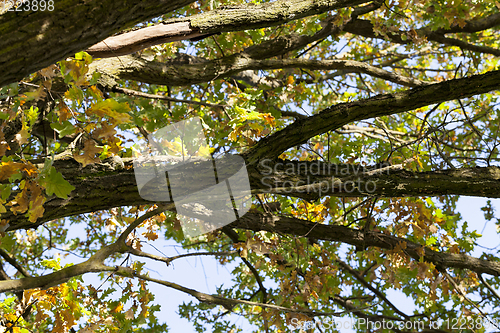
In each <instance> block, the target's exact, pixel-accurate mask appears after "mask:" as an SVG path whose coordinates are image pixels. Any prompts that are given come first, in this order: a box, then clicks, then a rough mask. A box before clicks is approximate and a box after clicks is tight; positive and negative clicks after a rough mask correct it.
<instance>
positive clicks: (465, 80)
mask: <svg viewBox="0 0 500 333" xmlns="http://www.w3.org/2000/svg"><path fill="white" fill-rule="evenodd" d="M42 2H43V1H40V5H41V3H42ZM34 3H35V1H32V2H31V4H30V3H27V2H25V3H24V4H21V3H19V2H18V3H17V4H16V6H17V5H19V6H17V7H16V6H13V5H14V4H11V3H10V2H8V1H7V2H3V3H0V13H1V14H0V33H1V35H2V38H1V40H0V59H1V60H0V73H2V74H1V77H0V86H1V88H0V129H1V132H0V156H1V162H0V231H1V235H0V236H1V238H0V279H1V280H0V293H3V295H4V296H3V297H2V298H1V301H0V314H1V317H0V318H2V319H1V321H0V331H2V329H6V330H10V332H48V331H51V332H69V331H79V332H166V331H167V330H168V328H167V324H166V323H164V321H163V320H162V319H163V318H158V317H157V315H156V313H157V312H158V309H159V306H158V304H157V300H155V295H154V294H153V293H152V292H151V291H150V286H151V285H152V284H159V285H162V286H163V287H164V288H173V289H175V290H178V292H180V293H186V294H189V295H191V296H193V297H194V300H193V302H191V303H188V304H184V305H182V306H181V307H180V309H179V314H180V316H182V317H184V318H188V319H189V320H190V321H191V322H192V323H193V325H194V327H195V328H196V329H197V330H198V331H200V332H201V331H204V330H206V329H209V330H212V331H214V332H238V331H241V328H239V326H238V325H237V324H236V323H234V322H233V321H230V320H227V318H228V315H229V314H230V313H237V314H239V315H241V316H243V317H244V318H245V319H246V320H247V321H248V322H249V323H251V324H252V325H254V327H255V329H256V330H257V331H262V332H290V331H295V330H298V329H299V328H303V329H304V330H308V331H311V332H313V331H315V330H317V331H318V332H334V331H336V329H335V328H334V326H335V325H332V324H331V322H332V320H333V318H335V319H336V320H337V319H338V317H340V318H347V317H352V318H354V322H355V323H356V326H355V328H356V329H357V330H358V331H360V332H364V331H366V330H367V329H368V328H370V327H372V328H373V327H375V328H376V329H377V328H378V329H379V331H381V332H390V331H395V332H400V331H404V330H406V331H412V332H413V331H414V332H417V331H419V332H423V331H425V332H448V331H450V332H451V331H453V329H457V328H465V329H466V331H471V332H472V331H474V332H489V331H492V330H499V329H500V324H499V322H500V317H499V315H498V313H497V312H496V311H495V309H497V308H499V306H500V296H499V292H498V291H497V290H499V288H500V260H499V258H498V250H497V248H486V247H484V246H482V245H481V244H482V243H481V242H482V240H481V234H480V233H479V232H480V230H478V229H479V226H478V225H477V224H474V223H467V221H464V220H463V219H462V218H461V215H460V213H459V211H458V209H459V208H461V207H458V205H457V203H458V200H459V198H460V196H477V197H482V198H485V203H484V208H483V211H484V218H485V220H486V221H491V223H492V224H495V225H496V226H500V219H499V218H497V215H496V212H495V207H494V205H493V203H492V201H490V200H488V199H489V198H498V197H499V196H500V169H499V168H498V164H499V160H500V156H499V151H498V146H499V145H500V141H499V129H500V109H499V100H498V91H497V90H498V87H500V71H499V70H497V67H498V57H499V56H500V48H499V45H498V40H500V36H499V30H498V26H500V12H499V10H500V3H499V2H497V1H491V0H386V1H379V0H373V1H368V0H304V1H299V0H291V1H286V0H277V1H273V2H267V1H252V2H248V3H247V2H244V1H239V0H232V1H224V0H211V1H198V2H194V1H190V0H182V1H181V0H177V1H167V0H164V1H157V0H155V1H153V0H142V1H132V0H130V1H129V0H122V1H111V0H104V1H94V0H88V1H84V2H81V1H76V0H72V1H59V0H54V1H48V2H47V3H50V4H51V5H52V7H45V9H43V10H42V7H41V6H38V7H36V9H35V7H33V6H34ZM30 5H31V7H30ZM49 8H52V10H50V9H49ZM195 116H197V117H199V118H200V119H201V120H202V124H203V127H204V130H205V135H206V137H207V139H208V141H209V145H210V153H211V154H212V155H213V156H220V155H223V154H233V155H236V154H238V155H241V156H242V157H243V158H244V159H245V161H246V166H247V171H248V175H249V179H250V184H251V187H252V194H253V197H252V206H251V209H250V211H249V212H248V213H246V214H245V215H244V216H240V217H239V218H238V219H237V220H236V221H234V222H233V223H232V224H230V225H228V226H225V227H223V228H221V229H219V230H217V231H215V232H211V233H208V234H205V235H202V236H199V237H197V238H196V239H187V238H185V237H184V236H183V233H182V229H181V228H180V225H179V220H178V218H177V217H176V214H175V205H174V204H173V203H171V202H150V201H146V200H144V199H142V198H141V197H140V196H139V193H138V190H137V185H136V183H135V178H134V170H133V163H132V160H133V154H134V149H135V148H134V146H133V144H134V143H135V144H137V143H144V142H145V139H146V138H147V136H148V134H150V133H153V132H155V131H156V130H158V129H160V128H162V127H165V126H167V125H169V124H173V123H176V122H179V121H182V120H184V119H188V118H192V117H195ZM178 149H182V148H178ZM469 222H474V221H469ZM71 230H79V232H78V237H74V236H73V235H72V234H71V233H70V231H71ZM161 239H164V240H168V241H173V242H176V243H177V244H178V245H179V246H181V247H182V248H183V254H181V255H177V256H172V255H171V254H169V255H165V254H163V253H161V252H158V251H156V250H151V251H149V249H154V247H151V246H149V245H153V246H154V245H155V243H156V244H158V242H160V240H161ZM68 254H71V255H72V257H67V255H68ZM75 256H77V257H79V258H80V259H79V260H78V261H75V263H68V260H69V259H68V258H76V257H75ZM188 256H212V257H215V258H217V259H218V261H219V263H220V265H228V267H231V269H232V276H233V280H232V281H231V283H230V284H228V283H225V284H224V285H221V286H218V288H217V294H214V295H209V294H206V293H203V292H201V291H199V290H196V288H194V287H195V286H192V285H189V281H184V284H177V282H174V281H169V280H168V279H167V277H162V278H156V277H154V276H155V275H154V270H155V266H154V265H151V264H145V260H146V259H147V260H153V261H154V262H156V263H157V264H158V265H165V264H166V265H169V264H170V263H171V262H172V261H174V260H185V257H188ZM61 258H63V260H61ZM150 262H151V261H148V263H150ZM83 274H98V275H99V277H100V279H101V280H102V281H103V283H104V284H103V285H101V286H104V287H102V288H100V287H97V286H92V285H86V284H85V283H84V282H83V279H82V278H81V276H82V275H83ZM192 288H194V289H192ZM116 290H121V293H119V292H118V293H115V292H114V291H116ZM393 290H396V291H397V292H399V293H401V294H404V295H406V297H407V299H410V300H411V301H412V302H413V303H414V306H415V310H414V312H413V313H405V312H404V311H402V310H401V309H400V305H401V303H400V302H398V300H397V297H392V298H391V296H390V294H391V295H394V294H393V293H392V292H391V291H393ZM117 295H118V296H117ZM388 323H391V324H388ZM408 323H413V324H414V325H413V326H412V325H410V326H408ZM382 324H383V325H382ZM370 325H371V326H370ZM381 325H382V326H381ZM401 325H403V326H401ZM400 328H403V329H400ZM171 329H172V328H171ZM174 329H175V328H174Z"/></svg>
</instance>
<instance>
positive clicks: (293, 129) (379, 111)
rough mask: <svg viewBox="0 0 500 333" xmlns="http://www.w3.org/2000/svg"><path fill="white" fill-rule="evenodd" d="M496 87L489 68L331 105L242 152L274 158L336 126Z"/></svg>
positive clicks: (254, 158) (498, 81)
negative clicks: (407, 88) (485, 71)
mask: <svg viewBox="0 0 500 333" xmlns="http://www.w3.org/2000/svg"><path fill="white" fill-rule="evenodd" d="M498 87H500V71H491V72H488V73H486V74H481V75H474V76H470V77H465V78H461V79H455V80H448V81H444V82H440V83H435V84H430V85H427V86H423V87H417V88H413V89H409V90H405V91H401V92H397V93H392V94H384V95H378V96H375V97H372V98H369V99H364V100H360V101H356V102H350V103H341V104H337V105H333V106H331V107H329V108H327V109H325V110H322V111H321V112H319V113H318V114H316V115H313V116H311V117H309V118H307V119H305V120H298V121H296V122H294V123H293V124H291V125H289V126H287V127H286V128H285V129H283V130H281V131H279V132H276V133H274V134H272V135H270V136H268V137H266V138H264V139H262V140H260V141H259V142H258V143H257V144H256V145H254V146H253V147H252V148H251V149H250V150H249V151H248V152H247V153H246V154H245V155H246V157H247V161H248V162H250V163H257V162H258V161H260V160H262V159H264V158H271V159H274V158H276V157H278V156H279V155H280V154H281V153H283V152H284V151H285V150H287V149H289V148H291V147H294V146H297V145H300V144H303V143H305V142H307V141H308V140H309V139H310V138H312V137H314V136H316V135H320V134H323V133H326V132H328V131H332V130H335V129H338V128H340V127H341V126H343V125H346V124H348V123H351V122H354V121H358V120H363V119H368V118H374V117H380V116H387V115H391V114H396V113H401V112H405V111H410V110H414V109H417V108H420V107H424V106H428V105H432V104H435V103H441V102H445V101H449V100H453V99H459V98H467V97H471V96H474V95H478V94H483V93H487V92H490V91H493V90H497V89H498Z"/></svg>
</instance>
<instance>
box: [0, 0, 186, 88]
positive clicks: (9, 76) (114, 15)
mask: <svg viewBox="0 0 500 333" xmlns="http://www.w3.org/2000/svg"><path fill="white" fill-rule="evenodd" d="M191 2H193V1H192V0H168V1H167V0H160V1H152V0H140V1H139V0H123V1H113V0H111V1H109V0H108V1H95V0H89V1H80V0H69V1H62V0H55V1H54V10H52V11H49V10H45V11H42V10H38V11H33V10H26V11H7V12H5V13H4V14H2V15H1V16H0V35H1V36H2V38H1V39H0V73H2V75H1V77H0V87H1V86H4V85H6V84H9V83H12V82H16V81H19V80H21V79H23V78H24V77H26V76H27V75H28V74H31V73H33V72H36V71H37V70H40V69H42V68H45V67H47V66H49V65H51V64H53V63H55V62H57V61H59V60H62V59H65V58H66V57H69V56H73V55H74V54H75V53H77V52H79V51H82V50H85V49H86V48H88V47H89V46H91V45H93V44H95V43H97V42H99V41H101V40H103V39H105V38H106V37H108V36H110V35H112V34H113V33H116V32H118V31H120V30H123V29H125V28H128V27H131V26H133V25H134V24H137V23H139V22H142V21H145V20H148V19H151V18H153V17H156V16H160V15H162V14H165V13H168V12H170V11H173V10H175V9H177V8H180V7H183V6H185V5H187V4H189V3H191Z"/></svg>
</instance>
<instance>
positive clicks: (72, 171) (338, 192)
mask: <svg viewBox="0 0 500 333" xmlns="http://www.w3.org/2000/svg"><path fill="white" fill-rule="evenodd" d="M54 166H55V167H56V168H57V170H59V171H60V172H62V174H63V176H64V178H65V179H67V180H68V181H69V182H70V183H71V184H72V185H73V186H75V188H76V189H75V190H74V191H73V192H72V193H70V195H69V197H68V199H61V198H58V197H55V196H53V197H50V198H48V200H47V202H46V203H45V204H44V208H45V213H44V215H43V217H41V218H40V219H39V220H38V221H37V222H36V223H31V222H29V221H28V220H27V218H26V216H24V215H13V214H12V212H11V211H10V210H9V211H7V212H6V213H4V214H2V215H1V216H0V217H1V219H6V220H7V221H8V222H9V224H10V226H9V228H8V229H7V231H10V230H15V229H25V228H26V229H28V228H35V227H37V226H38V225H40V224H43V223H45V222H47V221H50V220H53V219H57V218H62V217H67V216H72V215H76V214H83V213H89V212H92V211H95V210H107V209H110V208H112V207H119V206H135V205H142V204H153V202H151V201H146V200H144V199H142V198H141V197H140V195H139V191H138V189H137V185H136V182H135V176H134V171H133V169H132V162H131V161H130V160H129V161H127V160H125V169H122V168H121V166H119V165H118V166H112V165H110V164H107V163H103V164H95V165H89V166H87V167H85V168H83V169H82V168H81V167H80V165H79V164H78V163H77V162H75V161H74V160H72V159H68V160H58V161H55V162H54ZM40 167H42V165H40ZM247 171H248V176H249V179H250V186H251V188H252V192H253V193H274V194H282V195H287V196H292V197H301V198H305V199H310V200H315V199H317V198H320V197H322V196H325V195H331V196H341V197H356V196H360V197H366V196H375V195H376V196H382V197H400V196H436V195H443V194H455V195H470V196H483V197H489V198H496V197H499V196H500V169H499V168H497V167H487V168H462V169H454V170H442V171H429V172H412V171H408V170H403V169H402V166H401V165H394V166H388V167H385V168H379V169H376V168H373V167H371V168H363V167H362V166H359V165H349V164H339V165H336V164H327V163H324V162H320V161H312V162H311V161H309V162H298V161H279V160H277V161H271V160H269V161H264V162H263V163H260V164H258V165H247ZM193 186H196V188H197V189H198V184H193ZM184 190H185V191H190V189H189V188H185V189H184ZM186 193H187V192H186ZM13 195H14V194H13Z"/></svg>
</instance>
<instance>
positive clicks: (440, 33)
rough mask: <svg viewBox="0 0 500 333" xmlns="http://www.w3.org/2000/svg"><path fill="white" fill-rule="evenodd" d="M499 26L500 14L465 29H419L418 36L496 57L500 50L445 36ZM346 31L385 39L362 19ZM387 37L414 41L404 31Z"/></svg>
mask: <svg viewBox="0 0 500 333" xmlns="http://www.w3.org/2000/svg"><path fill="white" fill-rule="evenodd" d="M499 24H500V14H498V13H497V14H493V15H491V16H489V17H486V18H483V19H478V20H473V21H469V22H467V23H466V25H465V26H464V27H463V28H460V27H459V26H454V27H451V28H450V29H439V30H436V31H432V29H430V28H427V27H424V28H421V29H417V30H416V34H417V35H418V36H419V38H427V40H430V41H434V42H438V43H442V44H445V45H452V46H458V47H461V48H463V49H466V50H471V51H474V52H480V53H486V54H493V55H495V56H499V55H500V50H498V49H495V48H492V47H487V46H481V45H474V44H471V43H467V42H464V41H461V40H459V39H456V38H447V37H445V34H448V33H460V32H462V33H475V32H478V31H482V30H486V29H490V28H493V27H495V26H497V25H499ZM344 31H346V32H349V33H352V34H355V35H359V36H363V37H368V38H379V39H384V38H385V37H384V36H382V35H379V34H377V33H376V32H375V29H374V26H373V24H372V23H371V22H370V21H368V20H362V19H355V20H351V21H350V22H349V23H347V24H346V25H345V27H344ZM386 36H387V37H388V38H389V39H390V40H391V41H392V42H395V43H398V44H409V43H412V39H411V38H408V34H407V33H406V32H404V31H399V32H388V33H387V34H386ZM403 36H405V38H403Z"/></svg>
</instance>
